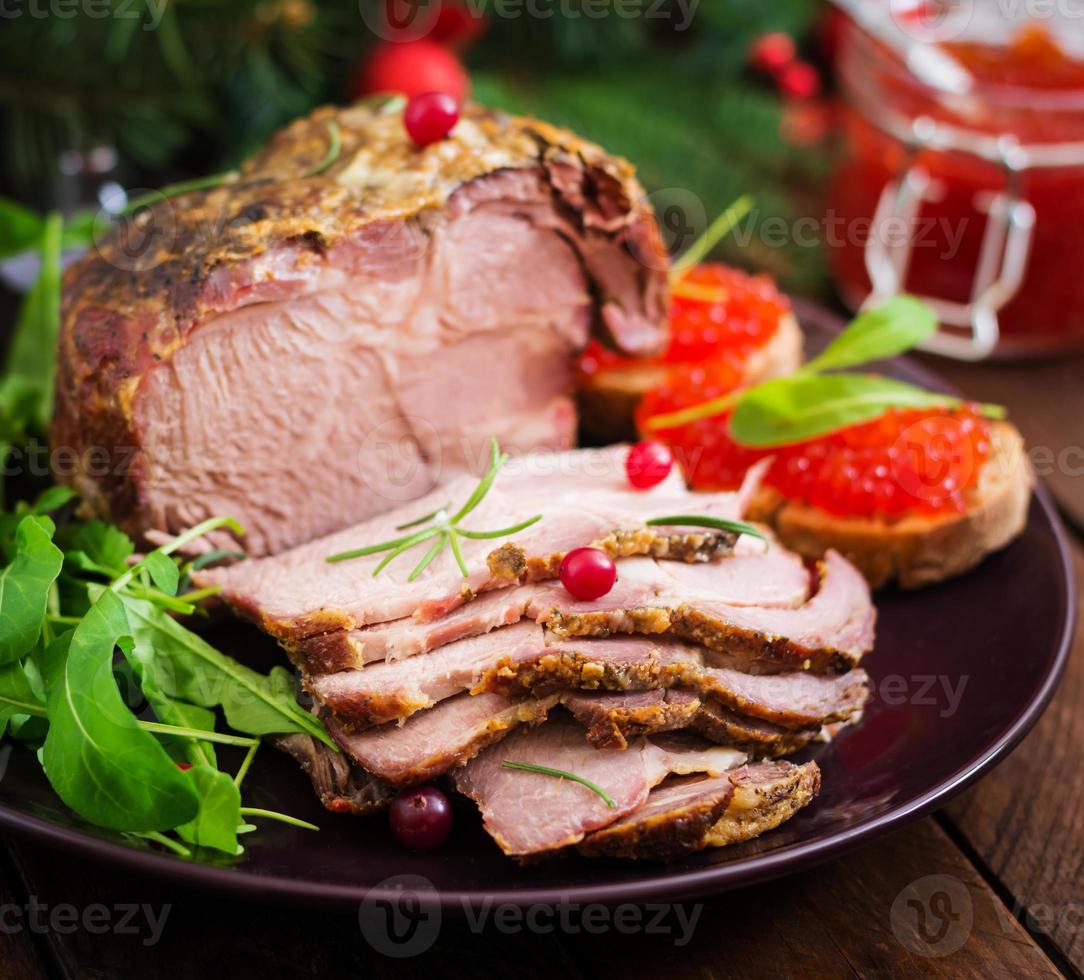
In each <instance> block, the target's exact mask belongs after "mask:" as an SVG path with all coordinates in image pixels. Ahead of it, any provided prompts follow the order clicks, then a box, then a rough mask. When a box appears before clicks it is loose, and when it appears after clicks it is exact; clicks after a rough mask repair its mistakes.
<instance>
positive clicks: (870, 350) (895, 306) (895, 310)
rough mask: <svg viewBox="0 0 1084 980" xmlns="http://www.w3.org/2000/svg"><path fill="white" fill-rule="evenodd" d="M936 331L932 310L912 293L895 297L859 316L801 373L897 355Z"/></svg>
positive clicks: (857, 364)
mask: <svg viewBox="0 0 1084 980" xmlns="http://www.w3.org/2000/svg"><path fill="white" fill-rule="evenodd" d="M936 331H937V316H936V315H935V314H934V312H933V309H932V308H931V307H930V306H929V305H928V304H926V303H924V302H922V300H920V299H915V297H913V296H896V297H894V298H893V299H890V300H888V302H886V303H883V304H881V305H880V306H878V307H876V308H874V309H871V310H866V311H865V312H863V313H860V314H859V315H858V316H856V317H855V318H854V319H853V320H852V321H851V322H850V324H849V325H848V326H847V328H846V329H845V330H844V331H843V333H841V334H840V335H839V336H838V337H836V339H835V340H833V341H832V342H831V343H830V344H829V345H828V346H827V347H826V348H825V349H824V350H823V351H822V352H821V353H820V355H818V356H817V357H814V358H813V359H812V360H811V361H809V362H808V363H807V364H806V365H805V366H804V367H802V368H801V369H800V373H801V374H806V373H809V374H813V373H816V372H820V371H838V370H840V369H841V368H849V367H858V366H859V365H862V364H869V363H870V362H871V361H882V360H885V359H887V358H890V357H896V356H898V355H899V354H903V353H905V352H906V351H909V350H911V349H912V348H914V347H917V346H918V345H919V344H920V343H922V342H923V341H924V340H926V339H927V338H929V337H932V336H933V334H934V333H936Z"/></svg>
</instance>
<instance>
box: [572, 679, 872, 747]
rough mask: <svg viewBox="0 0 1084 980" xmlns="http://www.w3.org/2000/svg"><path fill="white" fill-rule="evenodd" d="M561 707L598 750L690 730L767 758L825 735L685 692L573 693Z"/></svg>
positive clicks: (816, 728)
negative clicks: (791, 728)
mask: <svg viewBox="0 0 1084 980" xmlns="http://www.w3.org/2000/svg"><path fill="white" fill-rule="evenodd" d="M561 703H562V704H564V706H565V707H566V708H568V710H569V711H570V712H571V713H572V716H573V717H574V718H575V719H576V720H577V721H578V722H579V723H580V724H581V725H583V726H584V728H586V729H587V738H588V740H589V741H590V742H591V744H592V745H594V746H596V747H597V748H616V749H623V748H627V747H628V743H629V742H630V741H632V740H633V739H635V738H636V737H637V736H640V735H653V734H657V733H659V732H671V731H681V730H682V729H691V730H692V731H695V732H697V733H698V734H700V735H703V736H704V737H705V738H707V739H710V740H711V741H712V742H717V743H719V744H721V745H729V746H730V747H731V748H735V749H741V750H742V751H743V752H748V753H749V754H750V755H753V756H756V757H758V758H763V757H775V756H780V755H788V754H790V753H791V752H797V751H798V750H799V749H802V748H804V747H805V746H806V745H808V744H809V743H810V742H811V741H813V739H815V738H817V737H818V736H819V735H820V734H821V731H822V726H820V725H813V726H810V727H809V728H801V729H798V730H797V731H792V730H790V729H786V728H783V727H782V726H780V725H774V724H772V723H771V722H768V721H762V720H760V719H757V718H751V717H749V716H748V715H742V714H739V713H738V712H736V711H733V710H731V709H730V708H727V707H724V706H723V705H722V704H720V703H719V702H718V701H716V700H714V699H713V698H710V697H701V696H700V695H699V694H697V693H696V692H694V691H689V690H685V689H683V688H660V689H658V690H653V691H626V692H622V693H610V692H598V691H569V692H565V693H564V694H562V695H561ZM851 720H852V721H853V720H854V719H853V718H852V719H851Z"/></svg>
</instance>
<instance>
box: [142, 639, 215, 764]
mask: <svg viewBox="0 0 1084 980" xmlns="http://www.w3.org/2000/svg"><path fill="white" fill-rule="evenodd" d="M133 660H134V658H133ZM133 669H135V671H136V676H137V677H138V678H139V681H140V686H141V687H142V689H143V693H144V694H145V695H146V698H147V700H148V701H149V702H150V705H151V707H152V708H154V713H155V714H156V715H157V716H158V720H159V721H161V722H163V723H165V724H167V725H177V726H178V727H179V728H192V729H195V730H197V731H201V732H213V731H214V730H215V713H214V712H213V711H211V710H210V709H209V708H201V707H200V706H199V705H198V704H189V703H188V702H187V701H177V700H175V699H173V698H170V697H167V696H166V695H164V694H163V693H162V692H161V691H158V690H156V689H154V688H153V685H152V684H151V683H150V682H149V680H145V679H144V677H143V675H142V674H141V673H140V670H139V668H138V667H134V666H133ZM170 743H174V744H176V745H177V746H179V747H180V750H181V751H180V753H179V754H180V755H181V756H182V758H183V760H184V761H185V762H190V763H191V764H192V765H194V766H211V767H212V768H218V757H217V755H216V753H215V747H214V745H213V744H212V743H211V742H205V741H204V740H203V739H199V738H187V737H184V738H180V737H178V738H166V739H165V740H164V744H165V745H166V749H167V751H168V750H169V749H170V747H171V744H170Z"/></svg>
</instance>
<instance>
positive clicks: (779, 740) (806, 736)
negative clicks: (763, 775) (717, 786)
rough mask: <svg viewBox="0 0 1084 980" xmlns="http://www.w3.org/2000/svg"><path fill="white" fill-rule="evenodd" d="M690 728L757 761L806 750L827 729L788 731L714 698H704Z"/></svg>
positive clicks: (856, 715) (853, 716)
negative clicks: (745, 753)
mask: <svg viewBox="0 0 1084 980" xmlns="http://www.w3.org/2000/svg"><path fill="white" fill-rule="evenodd" d="M861 715H862V709H861V707H859V708H857V709H856V710H855V711H854V712H853V713H852V714H850V716H849V717H848V718H847V720H846V721H841V722H837V723H835V724H837V725H838V727H840V728H842V727H844V726H845V725H851V724H854V723H855V722H856V721H857V720H858V719H859V718H860V717H861ZM689 727H690V728H691V729H692V730H693V731H695V732H697V733H698V734H700V735H703V736H704V737H705V738H708V739H711V741H713V742H719V743H721V744H723V745H732V746H733V747H734V748H736V749H741V750H742V751H743V752H748V753H749V754H750V755H753V756H756V757H757V758H775V757H777V756H781V755H790V754H791V753H792V752H797V751H798V750H799V749H804V748H805V747H806V746H807V745H808V744H809V743H810V742H812V741H813V740H814V739H816V738H819V737H820V736H821V734H822V732H823V730H824V727H825V726H823V725H810V726H809V727H807V728H798V729H791V728H784V727H783V726H782V725H777V724H774V723H773V722H770V721H764V720H763V719H761V718H753V717H751V716H750V715H745V714H741V713H740V712H737V711H734V710H733V709H732V708H728V707H725V706H724V705H722V704H720V703H719V702H718V701H716V700H714V699H712V698H704V699H703V701H702V702H701V705H700V709H699V710H698V711H697V713H696V715H695V716H694V717H693V720H692V722H691V723H690V725H689Z"/></svg>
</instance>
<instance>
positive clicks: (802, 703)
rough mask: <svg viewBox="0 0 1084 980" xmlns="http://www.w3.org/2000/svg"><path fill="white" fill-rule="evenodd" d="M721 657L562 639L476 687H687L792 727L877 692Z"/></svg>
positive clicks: (507, 691) (683, 648)
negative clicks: (736, 665) (745, 666)
mask: <svg viewBox="0 0 1084 980" xmlns="http://www.w3.org/2000/svg"><path fill="white" fill-rule="evenodd" d="M713 656H714V655H713V654H712V653H711V652H710V651H705V650H703V649H701V648H697V647H692V646H687V645H685V644H683V643H681V642H679V641H675V640H670V639H666V638H660V637H638V636H622V637H614V638H611V639H598V638H596V639H573V640H562V641H556V642H552V643H549V644H548V645H547V646H546V647H545V648H544V649H542V650H535V649H533V648H532V647H531V646H530V645H523V646H520V647H519V648H517V650H515V651H514V652H512V653H510V654H508V655H507V656H505V657H504V658H503V659H502V660H501V661H500V663H498V664H496V665H494V666H493V667H492V668H490V669H489V670H487V671H485V673H484V674H483V675H482V677H481V678H480V680H479V681H478V683H477V684H476V685H475V688H474V689H475V690H476V691H489V692H491V693H498V694H503V695H505V696H507V697H517V696H525V695H529V694H533V695H535V696H538V695H542V694H547V693H552V692H554V691H560V690H565V689H585V690H605V691H638V690H651V689H654V688H663V687H683V688H688V689H691V690H694V691H698V692H699V693H701V694H703V695H707V696H709V697H711V698H713V699H715V700H718V701H720V702H721V703H722V704H724V705H726V706H728V707H730V708H733V709H734V710H736V711H739V712H741V713H742V714H746V715H751V716H753V717H756V718H761V719H764V720H765V721H770V722H772V723H773V724H776V725H781V726H783V727H784V728H789V729H799V728H810V727H812V726H820V725H823V724H827V723H829V722H834V721H844V720H846V719H848V718H851V717H853V716H854V715H855V714H857V713H858V712H859V711H861V709H862V707H863V705H864V704H865V702H866V698H867V697H868V694H869V691H868V683H867V682H868V677H867V675H866V673H865V671H863V670H853V671H850V672H849V673H847V674H842V675H822V674H812V673H809V672H807V671H796V672H792V673H781V674H748V673H744V672H742V671H738V670H734V669H733V668H732V667H725V666H716V665H714V663H713V662H712V659H713ZM361 673H364V672H361ZM340 676H341V675H340Z"/></svg>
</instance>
